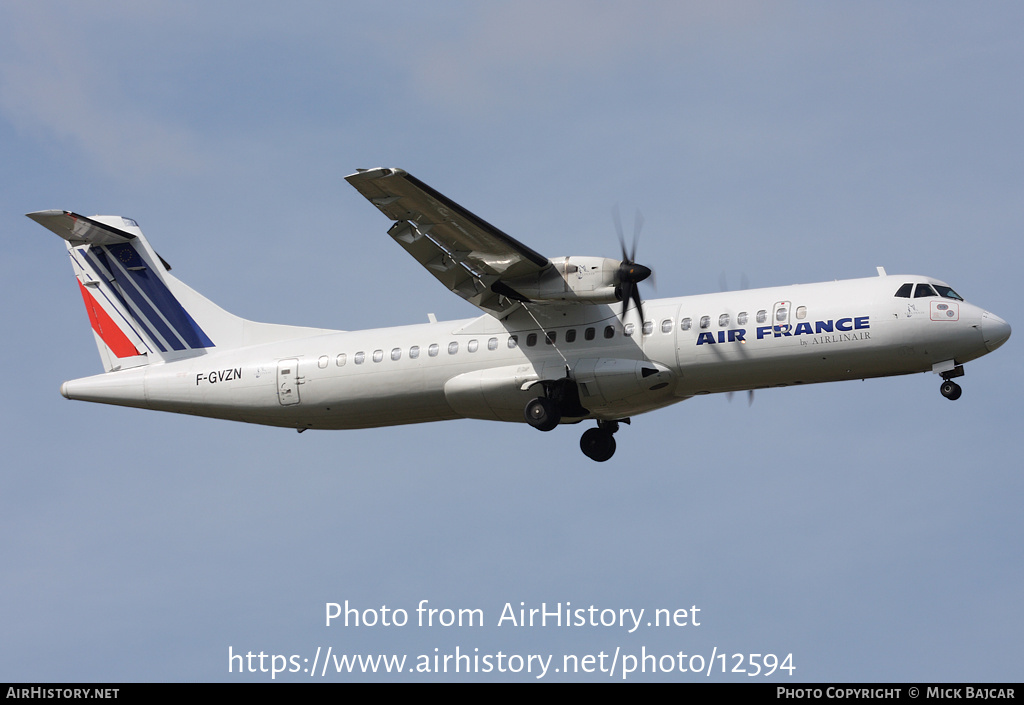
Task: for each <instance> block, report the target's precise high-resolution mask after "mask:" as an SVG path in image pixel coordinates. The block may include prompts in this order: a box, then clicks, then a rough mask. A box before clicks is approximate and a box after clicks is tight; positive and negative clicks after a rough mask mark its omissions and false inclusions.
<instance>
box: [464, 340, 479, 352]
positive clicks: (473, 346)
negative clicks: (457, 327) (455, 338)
mask: <svg viewBox="0 0 1024 705" xmlns="http://www.w3.org/2000/svg"><path fill="white" fill-rule="evenodd" d="M479 347H480V343H478V342H477V341H476V340H475V339H474V340H471V341H469V343H468V344H467V345H466V351H467V352H471V353H474V352H476V350H477V348H479Z"/></svg>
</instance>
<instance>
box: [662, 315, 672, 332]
mask: <svg viewBox="0 0 1024 705" xmlns="http://www.w3.org/2000/svg"><path fill="white" fill-rule="evenodd" d="M661 332H662V333H671V332H672V319H671V318H666V319H665V320H664V321H662V322H661Z"/></svg>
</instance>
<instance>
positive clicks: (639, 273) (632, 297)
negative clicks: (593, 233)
mask: <svg viewBox="0 0 1024 705" xmlns="http://www.w3.org/2000/svg"><path fill="white" fill-rule="evenodd" d="M612 219H613V220H614V221H615V231H616V233H618V236H619V245H620V246H621V247H622V262H621V263H620V264H619V271H618V282H619V294H620V298H621V299H622V318H623V319H625V318H626V311H628V310H629V302H630V301H632V302H634V303H635V304H636V309H637V312H638V313H639V314H640V325H643V322H644V305H643V302H642V301H641V300H640V288H639V287H638V286H637V284H639V283H640V282H642V281H643V280H644V279H647V278H648V277H649V276H651V274H652V273H653V272H651V270H650V268H648V267H645V266H644V265H642V264H637V261H636V250H637V243H638V242H639V241H640V230H641V228H643V226H644V217H643V215H641V214H640V211H639V209H638V210H637V211H636V216H635V217H634V219H633V247H632V248H631V249H629V250H627V249H626V236H625V235H624V234H623V232H622V219H621V218H620V217H619V207H618V206H615V207H614V208H613V209H612Z"/></svg>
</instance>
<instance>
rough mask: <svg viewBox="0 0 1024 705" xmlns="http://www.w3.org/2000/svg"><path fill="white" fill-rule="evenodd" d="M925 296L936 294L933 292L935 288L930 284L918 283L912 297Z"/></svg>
mask: <svg viewBox="0 0 1024 705" xmlns="http://www.w3.org/2000/svg"><path fill="white" fill-rule="evenodd" d="M925 296H938V294H936V293H935V289H933V288H932V285H931V284H918V285H917V289H916V290H915V291H914V298H915V299H920V298H924V297H925Z"/></svg>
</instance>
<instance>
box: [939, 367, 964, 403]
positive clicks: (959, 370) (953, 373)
mask: <svg viewBox="0 0 1024 705" xmlns="http://www.w3.org/2000/svg"><path fill="white" fill-rule="evenodd" d="M963 376H964V366H963V365H957V366H956V367H954V368H953V369H951V370H947V371H946V372H943V373H942V384H941V385H940V386H939V393H940V394H942V396H944V397H946V398H947V399H949V400H950V401H956V400H957V399H959V398H960V395H961V394H963V391H964V390H963V389H961V388H960V385H959V384H957V383H956V382H954V381H953V378H954V377H963Z"/></svg>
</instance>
